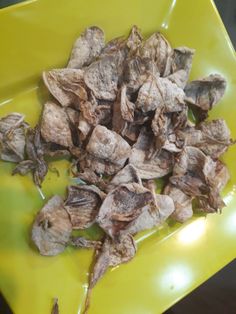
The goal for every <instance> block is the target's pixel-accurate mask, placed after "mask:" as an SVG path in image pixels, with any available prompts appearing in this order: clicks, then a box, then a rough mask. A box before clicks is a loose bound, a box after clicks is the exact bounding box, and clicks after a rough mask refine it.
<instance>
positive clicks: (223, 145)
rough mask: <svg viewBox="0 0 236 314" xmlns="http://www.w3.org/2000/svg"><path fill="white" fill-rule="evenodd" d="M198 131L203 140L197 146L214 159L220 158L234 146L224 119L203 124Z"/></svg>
mask: <svg viewBox="0 0 236 314" xmlns="http://www.w3.org/2000/svg"><path fill="white" fill-rule="evenodd" d="M198 129H199V130H200V131H201V132H202V139H201V141H200V143H199V144H198V145H197V146H198V147H199V148H200V149H201V150H202V151H203V152H204V153H205V154H206V155H210V156H211V157H212V158H213V159H216V158H219V157H220V156H221V155H222V154H223V153H224V152H225V151H226V150H227V149H228V147H229V146H230V145H231V144H232V141H231V139H230V130H229V128H228V126H227V124H226V122H225V120H223V119H217V120H212V121H210V122H202V123H201V124H200V125H199V126H198Z"/></svg>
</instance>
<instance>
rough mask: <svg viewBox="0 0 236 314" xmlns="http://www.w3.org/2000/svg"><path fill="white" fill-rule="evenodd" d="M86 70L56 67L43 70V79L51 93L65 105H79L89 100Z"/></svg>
mask: <svg viewBox="0 0 236 314" xmlns="http://www.w3.org/2000/svg"><path fill="white" fill-rule="evenodd" d="M83 78H84V71H83V70H74V69H54V70H50V71H48V72H43V81H44V83H45V85H46V86H47V88H48V90H49V91H50V93H51V94H52V95H53V96H54V97H55V98H56V99H57V100H58V102H59V103H60V104H61V105H62V106H63V107H67V106H70V105H77V104H78V103H79V102H80V101H86V100H87V97H88V96H87V91H86V86H85V84H84V79H83Z"/></svg>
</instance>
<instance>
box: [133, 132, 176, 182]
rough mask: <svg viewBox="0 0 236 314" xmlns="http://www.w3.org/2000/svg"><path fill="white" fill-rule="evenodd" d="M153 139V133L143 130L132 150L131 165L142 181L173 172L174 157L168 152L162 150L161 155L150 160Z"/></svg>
mask: <svg viewBox="0 0 236 314" xmlns="http://www.w3.org/2000/svg"><path fill="white" fill-rule="evenodd" d="M153 139H154V137H153V135H152V133H150V132H148V131H147V130H146V129H142V130H141V132H140V134H139V137H138V140H137V142H136V143H135V144H134V146H133V147H132V150H131V154H130V157H129V163H130V164H132V165H134V166H135V168H137V170H138V172H139V175H140V177H141V179H155V178H161V177H164V176H165V175H167V174H168V173H170V172H171V171H172V168H173V165H174V157H173V155H172V154H171V153H170V152H168V151H166V150H161V152H160V153H159V154H157V155H155V154H154V157H152V158H148V155H149V153H150V148H151V147H152V146H153Z"/></svg>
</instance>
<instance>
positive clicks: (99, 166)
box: [79, 154, 123, 176]
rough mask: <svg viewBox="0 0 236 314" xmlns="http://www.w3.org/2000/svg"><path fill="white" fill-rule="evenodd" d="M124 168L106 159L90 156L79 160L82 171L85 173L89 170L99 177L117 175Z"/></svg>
mask: <svg viewBox="0 0 236 314" xmlns="http://www.w3.org/2000/svg"><path fill="white" fill-rule="evenodd" d="M122 167H123V165H118V164H114V163H112V162H109V161H106V160H104V159H100V158H97V157H94V156H92V155H90V154H87V155H84V156H83V157H82V158H81V159H80V160H79V168H80V170H82V171H85V170H86V169H88V168H89V169H90V170H91V171H93V172H95V173H96V174H98V175H102V174H104V175H108V176H109V175H113V174H115V173H117V172H118V171H119V170H120V169H121V168H122Z"/></svg>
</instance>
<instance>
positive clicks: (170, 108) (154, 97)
mask: <svg viewBox="0 0 236 314" xmlns="http://www.w3.org/2000/svg"><path fill="white" fill-rule="evenodd" d="M184 98H185V94H184V92H183V90H182V89H181V88H179V87H178V86H177V85H176V84H174V83H172V82H171V81H170V80H168V79H167V78H160V77H153V78H150V79H149V80H148V81H147V82H145V83H144V84H143V85H142V87H141V88H140V90H139V93H138V98H137V101H136V106H137V108H140V109H141V110H142V111H143V112H148V111H153V110H156V109H157V108H162V107H165V112H176V111H181V110H183V105H184Z"/></svg>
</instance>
